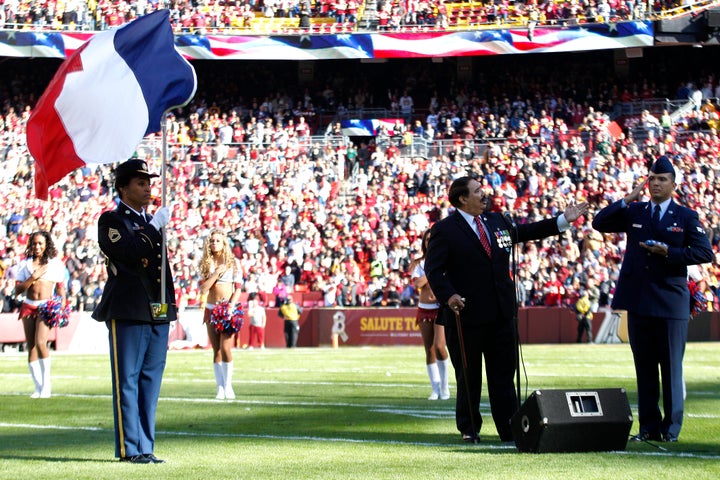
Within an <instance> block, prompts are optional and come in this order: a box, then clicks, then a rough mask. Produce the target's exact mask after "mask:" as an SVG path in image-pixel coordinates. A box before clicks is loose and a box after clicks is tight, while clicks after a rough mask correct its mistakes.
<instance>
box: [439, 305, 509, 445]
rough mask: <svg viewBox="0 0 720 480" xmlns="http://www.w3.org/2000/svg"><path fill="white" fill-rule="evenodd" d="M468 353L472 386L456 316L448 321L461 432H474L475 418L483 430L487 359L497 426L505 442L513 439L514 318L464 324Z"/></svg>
mask: <svg viewBox="0 0 720 480" xmlns="http://www.w3.org/2000/svg"><path fill="white" fill-rule="evenodd" d="M462 333H463V339H464V340H465V354H466V360H467V380H468V384H469V395H470V400H469V402H468V388H466V385H465V376H464V370H463V362H462V356H461V350H460V339H459V335H458V330H457V325H456V322H455V319H454V318H447V319H446V322H445V337H446V340H447V346H448V351H449V352H450V360H451V361H452V364H453V367H454V369H455V380H456V382H457V397H456V401H455V423H456V425H457V429H458V430H459V431H460V432H461V433H472V428H473V420H474V421H475V422H474V423H475V428H476V430H477V432H475V433H479V431H480V427H481V426H482V417H481V415H480V395H481V392H482V373H483V359H484V360H485V371H486V374H487V388H488V396H489V398H490V411H491V412H492V417H493V421H494V422H495V428H496V429H497V432H498V435H500V440H501V441H503V442H507V441H511V440H512V439H513V436H512V431H511V430H510V417H512V415H513V414H514V413H515V411H516V410H517V404H518V401H517V394H516V393H515V381H514V377H515V368H516V358H515V327H514V325H513V324H512V322H511V321H509V320H508V321H498V322H493V323H488V324H478V325H473V326H472V327H463V332H462Z"/></svg>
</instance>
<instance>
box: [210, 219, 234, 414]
mask: <svg viewBox="0 0 720 480" xmlns="http://www.w3.org/2000/svg"><path fill="white" fill-rule="evenodd" d="M241 282H242V275H241V273H240V268H239V265H238V262H237V260H236V259H235V256H234V255H233V253H232V249H231V247H230V241H229V240H228V237H227V235H225V233H224V232H223V231H221V230H218V229H213V230H212V231H210V235H209V236H208V237H207V238H206V239H205V242H204V244H203V254H202V258H201V259H200V293H201V294H202V295H203V296H205V297H206V298H205V316H204V322H205V324H206V325H207V331H208V338H209V339H210V345H211V346H212V350H213V370H214V372H215V383H216V384H217V395H216V397H215V398H217V399H218V400H224V399H226V398H227V399H230V400H232V399H234V398H235V392H234V391H233V388H232V374H233V359H232V347H233V332H218V331H217V329H216V328H215V327H214V326H213V325H212V324H211V322H210V317H211V315H212V312H213V309H214V308H215V304H216V303H218V302H221V301H223V300H227V301H228V312H230V314H231V312H232V311H233V310H234V306H235V305H236V304H237V302H238V300H239V298H240V293H241V290H240V283H241Z"/></svg>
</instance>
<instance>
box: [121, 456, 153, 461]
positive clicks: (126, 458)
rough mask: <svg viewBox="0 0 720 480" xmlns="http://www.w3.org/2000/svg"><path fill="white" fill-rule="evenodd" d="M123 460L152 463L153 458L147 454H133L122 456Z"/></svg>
mask: <svg viewBox="0 0 720 480" xmlns="http://www.w3.org/2000/svg"><path fill="white" fill-rule="evenodd" d="M120 461H121V462H126V463H152V460H150V459H149V458H148V457H146V456H145V455H132V456H130V457H120Z"/></svg>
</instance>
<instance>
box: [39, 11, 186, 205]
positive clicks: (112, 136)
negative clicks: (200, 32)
mask: <svg viewBox="0 0 720 480" xmlns="http://www.w3.org/2000/svg"><path fill="white" fill-rule="evenodd" d="M169 17H170V13H169V11H168V10H158V11H156V12H153V13H150V14H148V15H145V16H142V17H140V18H138V19H136V20H134V21H132V22H131V23H128V24H126V25H124V26H122V27H120V28H117V29H114V30H108V31H105V32H101V33H98V34H97V35H95V36H93V37H92V38H91V39H90V40H88V41H87V42H86V43H85V44H83V45H82V46H81V47H80V48H79V49H78V50H76V51H75V52H74V53H73V54H72V55H71V56H70V57H69V58H68V59H67V60H65V62H63V64H62V65H60V68H59V69H58V71H57V73H55V76H54V77H53V79H52V80H51V81H50V84H49V85H48V87H47V89H46V90H45V92H44V93H43V95H42V96H41V97H40V100H39V101H38V103H37V105H36V107H35V109H34V110H33V113H32V115H31V116H30V119H29V120H28V124H27V144H28V149H29V150H30V154H31V155H32V156H33V158H34V159H35V196H36V197H37V198H40V199H43V200H45V199H47V196H48V187H49V186H50V185H53V184H54V183H56V182H58V181H60V180H61V179H62V178H63V177H64V176H65V175H67V174H68V173H70V172H71V171H73V170H75V169H76V168H78V167H82V166H84V165H87V164H106V163H115V162H120V161H124V160H127V159H128V158H129V157H130V156H132V154H133V152H134V151H135V149H136V148H137V146H138V144H139V143H140V141H141V140H142V139H143V137H144V136H145V135H147V134H149V133H153V132H158V131H160V129H161V121H162V120H163V117H164V115H165V112H166V111H168V110H170V109H172V108H175V107H180V106H184V105H187V104H188V103H189V102H190V100H192V98H193V96H194V95H195V90H196V88H197V77H196V75H195V70H194V69H193V67H192V65H190V63H188V61H187V60H185V59H184V58H183V57H182V55H180V53H178V51H177V50H176V49H175V44H174V37H173V33H172V28H171V26H170V22H169Z"/></svg>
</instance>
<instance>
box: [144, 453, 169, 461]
mask: <svg viewBox="0 0 720 480" xmlns="http://www.w3.org/2000/svg"><path fill="white" fill-rule="evenodd" d="M143 456H144V457H145V458H147V459H148V463H165V460H163V459H162V458H157V457H156V456H155V455H153V454H152V453H146V454H145V455H143Z"/></svg>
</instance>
